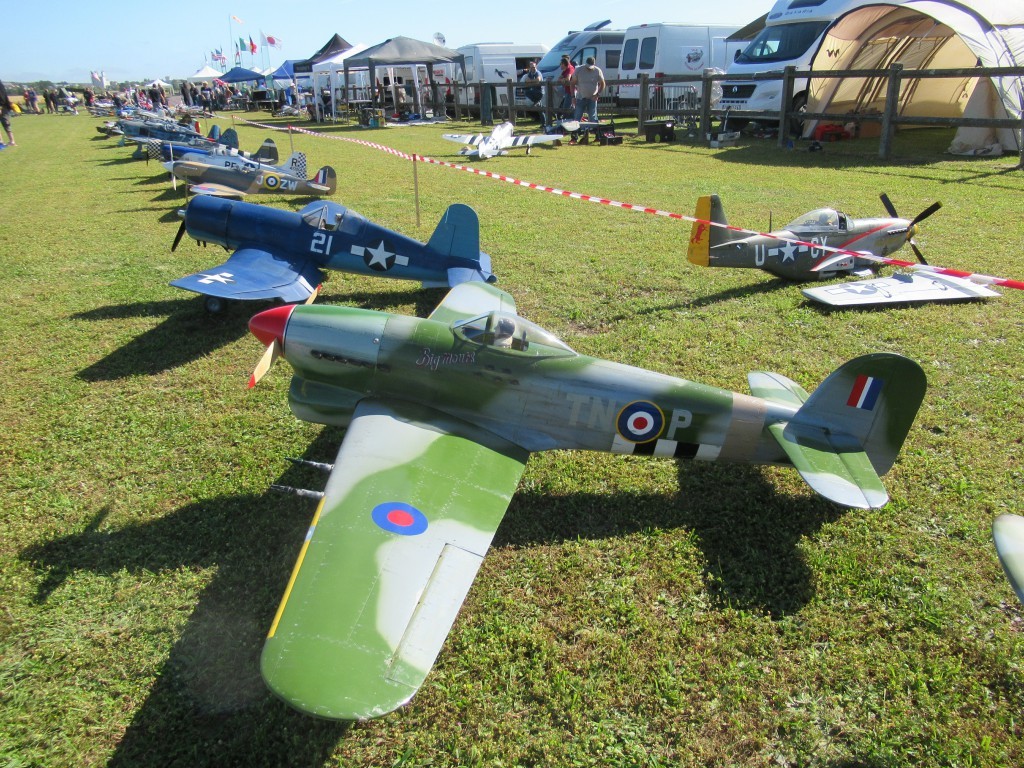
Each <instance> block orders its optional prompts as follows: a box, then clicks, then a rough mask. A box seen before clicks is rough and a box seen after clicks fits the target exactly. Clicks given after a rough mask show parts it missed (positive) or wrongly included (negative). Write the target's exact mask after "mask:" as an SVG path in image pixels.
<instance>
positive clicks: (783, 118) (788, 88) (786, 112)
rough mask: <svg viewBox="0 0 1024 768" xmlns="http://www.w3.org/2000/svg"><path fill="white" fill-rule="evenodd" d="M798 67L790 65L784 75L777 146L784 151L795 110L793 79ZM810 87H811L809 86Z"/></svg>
mask: <svg viewBox="0 0 1024 768" xmlns="http://www.w3.org/2000/svg"><path fill="white" fill-rule="evenodd" d="M795 73H796V67H794V66H793V65H792V64H790V65H789V66H788V67H786V68H785V69H784V70H783V73H782V103H781V104H779V140H778V142H777V146H778V147H779V149H782V148H784V147H785V146H786V142H787V141H788V140H789V119H790V118H789V116H790V114H791V113H790V110H791V109H792V108H793V77H794V74H795ZM808 87H809V86H808Z"/></svg>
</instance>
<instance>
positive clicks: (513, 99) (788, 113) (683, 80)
mask: <svg viewBox="0 0 1024 768" xmlns="http://www.w3.org/2000/svg"><path fill="white" fill-rule="evenodd" d="M728 77H729V76H728V75H725V74H723V73H721V72H715V71H714V70H705V71H704V72H702V73H700V74H694V75H672V76H667V77H659V78H648V77H647V76H646V75H644V76H641V77H640V78H639V79H619V80H616V79H610V80H608V87H607V88H606V89H605V92H604V94H603V95H602V97H601V99H600V102H599V106H598V108H599V112H600V114H601V115H602V116H603V117H612V118H624V119H635V120H636V123H637V133H638V134H641V133H643V132H644V129H645V124H646V123H648V122H650V121H653V120H657V119H674V120H676V121H678V122H681V123H684V124H687V125H689V126H690V128H691V132H693V133H695V134H696V135H697V136H700V137H708V136H710V135H711V134H712V133H713V127H712V126H713V123H714V121H716V120H718V121H721V122H722V123H724V122H725V121H726V119H728V120H729V121H732V120H742V121H750V120H758V121H765V122H770V123H773V124H775V125H777V126H778V128H779V131H778V136H779V138H778V142H779V146H780V147H782V146H784V145H785V143H786V141H787V140H788V138H789V137H790V135H791V131H790V126H791V124H793V123H799V122H801V121H804V120H824V121H831V122H838V123H848V122H851V121H854V122H856V123H858V124H861V123H880V124H881V135H880V137H879V150H878V154H879V157H881V158H882V159H888V158H889V156H890V155H891V153H892V141H893V136H894V133H895V130H896V126H898V125H925V126H928V125H934V126H945V127H960V126H971V127H990V128H1010V129H1012V130H1014V131H1015V132H1016V133H1017V146H1018V149H1019V151H1020V159H1021V167H1024V140H1022V134H1024V115H1022V118H970V117H953V116H942V117H926V116H904V115H900V114H898V111H897V110H898V108H899V99H898V95H899V93H900V89H901V87H902V86H903V85H904V84H905V83H906V82H911V81H916V80H918V79H930V78H961V79H962V78H975V77H978V78H980V77H1015V78H1020V79H1021V80H1022V81H1024V67H968V68H958V69H904V68H903V65H902V64H898V63H897V64H893V65H892V66H890V67H888V68H886V69H867V70H831V71H828V72H819V71H815V70H798V69H796V68H795V67H787V68H786V69H785V70H784V71H783V72H781V73H778V72H777V73H760V74H757V75H752V76H749V77H746V76H745V77H744V78H743V79H744V80H753V81H771V80H782V81H783V94H782V99H781V103H782V105H783V107H782V109H780V110H779V111H751V110H743V111H740V110H723V109H718V108H716V107H715V105H713V104H712V95H713V93H714V90H715V89H714V85H715V83H718V82H721V81H723V80H727V79H728ZM846 77H869V78H878V79H884V80H886V81H887V87H886V98H885V106H884V109H883V110H882V111H881V112H877V113H856V114H851V113H849V112H845V113H836V112H806V111H800V112H794V111H793V110H792V108H791V107H790V106H789V105H791V104H792V103H793V85H794V82H795V81H796V80H798V79H808V80H811V79H835V78H846ZM540 85H541V88H542V93H543V96H542V98H541V100H540V101H539V102H537V103H533V102H531V101H530V100H528V99H527V98H526V97H525V90H526V88H528V87H536V86H537V84H536V83H532V84H530V86H527V85H525V84H522V83H518V82H515V81H513V80H507V81H506V82H505V84H504V85H497V86H496V85H493V84H485V83H482V82H480V83H452V84H450V85H449V84H445V85H435V87H434V88H433V89H432V90H433V93H432V94H427V99H426V100H428V101H430V102H432V104H433V106H434V109H435V111H438V110H440V111H447V112H449V113H453V116H454V117H456V118H460V119H461V117H462V116H463V115H467V116H478V117H479V119H480V122H481V123H482V124H483V125H491V124H493V122H494V119H495V117H498V118H503V119H508V120H510V121H511V122H512V123H513V124H515V123H516V121H517V120H518V119H523V118H524V117H527V118H529V117H532V118H535V119H537V120H539V121H540V122H544V123H550V122H552V121H553V120H554V119H556V118H565V117H569V116H570V114H569V113H570V112H571V110H559V109H558V108H557V105H558V104H560V102H561V100H562V98H561V96H562V87H563V86H562V84H561V83H558V82H555V81H551V80H547V81H544V82H543V83H541V84H540ZM624 85H625V86H639V98H638V99H636V100H635V101H636V103H635V105H634V104H633V103H632V102H630V103H628V104H627V103H625V102H624V101H623V100H620V99H619V98H618V97H617V96H616V94H617V93H618V92H619V89H620V87H621V86H624ZM1022 91H1024V87H1022ZM446 96H447V98H446ZM1022 113H1024V104H1022Z"/></svg>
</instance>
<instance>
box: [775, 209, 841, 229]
mask: <svg viewBox="0 0 1024 768" xmlns="http://www.w3.org/2000/svg"><path fill="white" fill-rule="evenodd" d="M786 229H788V230H789V231H790V232H800V231H804V232H809V231H813V232H821V231H823V230H826V231H831V232H845V231H846V230H847V229H849V222H848V220H847V216H846V214H845V213H841V212H839V211H837V210H835V209H834V208H818V209H816V210H813V211H808V212H807V213H805V214H804V215H803V216H800V217H798V218H796V219H794V220H793V221H791V222H790V223H789V224H787V225H786Z"/></svg>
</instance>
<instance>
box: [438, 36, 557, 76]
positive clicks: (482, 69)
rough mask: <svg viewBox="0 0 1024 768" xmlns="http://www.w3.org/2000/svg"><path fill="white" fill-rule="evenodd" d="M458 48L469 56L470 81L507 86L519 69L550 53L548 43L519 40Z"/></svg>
mask: <svg viewBox="0 0 1024 768" xmlns="http://www.w3.org/2000/svg"><path fill="white" fill-rule="evenodd" d="M456 50H457V51H458V52H459V53H461V54H462V55H463V56H465V57H466V80H467V81H468V82H470V83H478V82H480V81H481V80H482V81H483V82H485V83H494V84H500V85H504V84H505V82H506V81H508V80H517V79H518V75H519V72H521V71H522V70H524V69H526V65H527V64H529V63H530V62H531V61H540V60H541V59H542V58H544V55H545V54H546V53H547V52H548V48H547V46H546V45H531V44H521V45H520V44H516V43H474V44H473V45H464V46H462V47H461V48H456Z"/></svg>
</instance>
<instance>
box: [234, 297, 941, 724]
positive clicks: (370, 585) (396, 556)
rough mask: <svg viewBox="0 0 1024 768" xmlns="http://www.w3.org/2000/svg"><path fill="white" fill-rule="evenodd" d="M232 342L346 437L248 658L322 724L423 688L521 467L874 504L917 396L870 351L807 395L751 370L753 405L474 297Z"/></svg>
mask: <svg viewBox="0 0 1024 768" xmlns="http://www.w3.org/2000/svg"><path fill="white" fill-rule="evenodd" d="M249 328H250V330H251V331H252V333H253V334H254V335H255V336H256V337H257V338H259V339H260V340H261V341H262V342H263V343H264V344H267V345H268V347H267V352H266V354H264V356H263V358H262V359H261V360H260V363H259V365H258V366H257V367H256V370H255V372H254V373H253V376H252V379H251V380H250V386H253V385H255V383H256V382H257V381H258V380H259V379H260V378H261V377H262V376H263V375H264V374H265V373H266V372H267V370H269V368H270V366H271V365H272V364H273V361H274V359H275V358H276V357H277V356H279V355H283V356H284V358H285V359H286V360H287V361H288V362H289V363H290V364H291V366H292V368H293V370H294V377H293V379H292V383H291V388H290V392H289V403H290V405H291V409H292V411H293V412H294V413H295V415H296V416H298V417H299V418H300V419H304V420H307V421H311V422H315V423H321V424H331V425H347V426H348V430H347V432H346V434H345V438H344V441H343V443H342V445H341V448H340V450H339V452H338V456H337V459H336V460H335V462H334V464H333V465H331V466H327V465H323V466H324V468H327V469H330V470H331V474H330V476H329V478H328V480H327V485H326V488H325V490H324V492H323V494H322V495H320V494H317V495H320V496H321V500H320V504H319V507H318V509H317V511H316V514H315V516H314V518H313V522H312V525H311V526H310V529H309V533H308V534H307V536H306V540H305V543H304V544H303V545H302V549H301V552H300V554H299V557H298V561H297V563H296V565H295V569H294V571H293V574H292V577H291V580H290V581H289V584H288V586H287V588H286V590H285V594H284V597H283V599H282V602H281V605H280V608H279V609H278V612H277V616H276V617H275V618H274V620H273V623H272V626H271V628H270V632H269V636H268V639H267V641H266V645H265V646H264V649H263V655H262V660H261V669H262V673H263V677H264V680H265V681H266V682H267V684H268V686H269V687H270V688H271V690H273V691H274V692H275V693H276V694H277V695H279V696H280V697H281V698H282V699H284V700H285V701H286V702H288V703H289V704H291V705H292V706H294V707H296V708H298V709H299V710H302V711H304V712H308V713H311V714H314V715H318V716H321V717H327V718H335V719H341V720H352V719H355V720H361V719H366V718H372V717H378V716H380V715H383V714H385V713H387V712H390V711H392V710H394V709H396V708H398V707H399V706H401V705H402V704H404V703H405V702H407V701H408V700H409V699H410V698H411V697H412V696H413V694H414V693H415V692H416V691H417V689H418V688H419V687H420V685H421V684H422V683H423V681H424V679H425V677H426V675H427V673H428V672H429V671H430V668H431V666H432V665H433V663H434V660H435V658H436V656H437V654H438V652H439V650H440V648H441V646H442V644H443V643H444V639H445V637H446V636H447V634H448V632H449V630H450V629H451V626H452V623H453V622H454V620H455V617H456V615H457V613H458V610H459V607H460V606H461V604H462V602H463V600H464V599H465V597H466V594H467V592H468V591H469V588H470V585H471V584H472V582H473V579H474V577H475V575H476V573H477V569H478V568H479V567H480V563H481V562H482V560H483V557H484V555H485V553H486V552H487V548H488V547H489V546H490V543H491V539H492V538H493V536H494V533H495V531H496V529H497V528H498V525H499V523H500V522H501V519H502V517H503V515H504V514H505V510H506V508H507V506H508V504H509V501H510V499H511V497H512V494H513V493H514V492H515V490H516V486H517V485H518V483H519V479H520V477H521V476H522V474H523V471H524V468H525V466H526V461H527V458H528V457H529V455H530V453H531V452H533V451H547V450H554V449H577V450H593V451H611V452H616V453H629V454H645V455H650V456H662V457H677V458H692V459H698V460H705V461H725V462H737V463H753V464H780V465H789V466H792V467H795V468H796V470H797V471H798V472H799V473H800V475H801V476H802V477H803V478H804V479H805V480H806V481H807V483H808V484H809V485H810V486H811V488H812V489H813V490H815V491H816V492H817V493H819V494H821V495H822V496H824V497H825V498H827V499H829V500H831V501H834V502H836V503H837V504H840V505H844V506H848V507H860V508H872V507H880V506H882V505H884V504H885V503H886V501H887V500H888V494H887V492H886V490H885V487H884V486H883V485H882V481H881V480H880V479H879V476H880V475H884V474H885V473H886V472H887V471H888V470H889V468H890V467H891V466H892V464H893V462H894V461H895V459H896V456H897V453H898V452H899V450H900V447H901V446H902V444H903V441H904V439H905V438H906V435H907V433H908V431H909V429H910V427H911V424H912V423H913V421H914V418H915V416H916V414H917V410H918V407H919V406H920V404H921V401H922V399H923V397H924V392H925V376H924V373H923V371H922V370H921V368H920V366H918V365H917V364H916V363H914V362H912V361H911V360H908V359H907V358H904V357H901V356H899V355H895V354H886V353H879V354H870V355H866V356H864V357H859V358H856V359H854V360H851V361H850V362H848V363H846V364H845V365H843V366H842V367H840V368H839V369H838V370H837V371H835V372H834V373H832V374H831V375H830V376H829V377H828V378H826V379H825V381H824V382H823V383H822V384H821V385H820V386H819V387H818V388H817V389H816V390H815V391H814V393H813V394H811V395H808V394H807V392H805V391H804V390H803V389H802V388H801V387H800V386H799V385H798V384H796V383H795V382H793V381H790V380H789V379H787V378H785V377H783V376H780V375H777V374H771V373H760V372H755V373H751V374H750V375H749V382H750V387H751V390H752V391H753V395H754V396H748V395H744V394H739V393H734V392H730V391H727V390H724V389H718V388H716V387H713V386H708V385H704V384H699V383H696V382H692V381H686V380H684V379H678V378H674V377H672V376H667V375H665V374H661V373H654V372H652V371H646V370H642V369H639V368H633V367H630V366H627V365H621V364H618V363H614V362H610V361H606V360H600V359H596V358H592V357H587V356H585V355H581V354H578V353H576V352H574V351H573V350H572V349H570V348H569V347H568V346H566V345H565V344H564V343H563V342H562V341H560V340H559V339H558V338H556V337H555V336H554V335H552V334H551V333H549V332H548V331H545V330H544V329H542V328H540V327H539V326H537V325H535V324H534V323H532V322H530V321H528V320H526V319H525V318H523V317H521V316H519V315H518V314H516V307H515V302H514V301H513V299H512V297H511V296H509V295H508V294H507V293H505V292H503V291H501V290H499V289H497V288H495V287H494V286H492V285H489V284H485V283H481V282H467V283H462V284H460V285H458V286H456V287H455V288H453V289H452V290H451V291H450V292H449V293H448V294H447V296H446V297H445V298H444V300H443V301H442V302H441V303H440V304H439V305H438V307H437V308H436V309H435V310H434V311H433V312H432V313H431V314H430V315H429V317H427V318H417V317H408V316H403V315H393V314H388V313H384V312H376V311H371V310H366V309H359V308H352V307H332V306H311V305H295V306H281V307H274V308H272V309H268V310H266V311H264V312H261V313H260V314H258V315H256V316H255V317H253V318H252V320H251V321H250V323H249ZM304 493H311V492H309V491H306V492H304Z"/></svg>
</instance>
